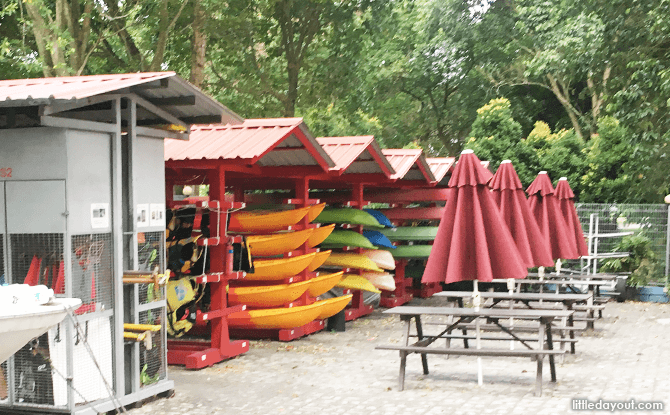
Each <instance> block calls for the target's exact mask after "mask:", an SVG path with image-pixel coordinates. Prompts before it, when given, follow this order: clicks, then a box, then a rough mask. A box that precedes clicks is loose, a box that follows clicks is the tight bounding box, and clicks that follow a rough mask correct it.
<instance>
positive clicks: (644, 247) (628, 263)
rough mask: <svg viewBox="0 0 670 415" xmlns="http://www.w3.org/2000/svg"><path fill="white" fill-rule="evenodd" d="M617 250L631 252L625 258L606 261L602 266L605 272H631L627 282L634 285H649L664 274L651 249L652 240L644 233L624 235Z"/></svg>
mask: <svg viewBox="0 0 670 415" xmlns="http://www.w3.org/2000/svg"><path fill="white" fill-rule="evenodd" d="M614 251H615V252H629V253H630V255H629V256H627V257H625V258H611V259H608V260H606V261H604V263H603V266H602V268H601V270H602V271H605V272H624V273H630V275H629V276H628V280H627V281H626V283H627V284H628V285H630V286H632V287H641V286H644V285H648V284H649V282H651V281H655V280H659V279H660V278H661V277H662V276H663V270H662V269H661V264H660V263H659V262H658V260H657V259H656V254H655V253H654V251H652V249H651V240H650V239H649V238H647V237H646V236H644V235H643V234H641V233H639V234H635V235H630V236H626V237H624V238H623V239H622V240H621V242H619V245H617V247H616V248H615V249H614Z"/></svg>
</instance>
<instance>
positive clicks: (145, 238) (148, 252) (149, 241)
mask: <svg viewBox="0 0 670 415" xmlns="http://www.w3.org/2000/svg"><path fill="white" fill-rule="evenodd" d="M137 239H138V243H137V251H138V252H137V259H138V264H139V265H138V268H139V271H146V272H147V273H151V272H153V271H155V270H156V268H157V270H158V272H159V273H162V272H164V271H165V233H164V232H144V233H140V234H138V238H137ZM138 290H139V303H140V304H147V303H151V302H153V301H158V300H164V299H165V294H164V290H163V289H161V288H160V287H158V286H156V285H154V284H141V285H139V286H138Z"/></svg>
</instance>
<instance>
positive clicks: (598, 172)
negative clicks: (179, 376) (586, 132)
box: [580, 117, 635, 203]
mask: <svg viewBox="0 0 670 415" xmlns="http://www.w3.org/2000/svg"><path fill="white" fill-rule="evenodd" d="M629 136H630V134H629V132H628V130H627V129H626V128H625V127H623V126H622V125H621V124H620V123H619V121H618V120H616V119H615V118H612V117H603V118H602V119H601V120H600V121H599V123H598V134H596V135H594V136H593V137H592V138H591V142H590V148H589V149H588V155H587V162H588V168H587V170H586V174H585V175H584V176H583V178H582V193H581V197H580V200H581V201H582V202H596V203H605V202H626V201H634V200H631V194H630V188H631V186H632V185H633V184H634V182H635V181H634V178H633V177H632V176H631V174H630V173H629V170H630V164H631V163H634V162H635V161H634V158H633V152H634V148H632V147H631V145H630V139H629Z"/></svg>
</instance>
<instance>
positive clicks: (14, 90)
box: [0, 72, 176, 101]
mask: <svg viewBox="0 0 670 415" xmlns="http://www.w3.org/2000/svg"><path fill="white" fill-rule="evenodd" d="M175 75H176V73H174V72H147V73H129V74H112V75H89V76H62V77H57V78H37V79H8V80H4V81H0V100H3V101H20V100H36V101H38V100H76V99H81V98H87V97H90V96H93V95H99V94H104V93H106V92H112V91H117V90H119V89H123V88H129V87H131V86H136V85H141V84H144V83H147V82H151V81H155V80H159V79H163V78H169V77H171V76H175Z"/></svg>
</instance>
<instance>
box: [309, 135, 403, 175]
mask: <svg viewBox="0 0 670 415" xmlns="http://www.w3.org/2000/svg"><path fill="white" fill-rule="evenodd" d="M316 141H317V142H318V143H319V144H320V145H321V147H323V149H324V150H325V151H326V153H327V154H328V155H329V156H330V158H332V159H333V161H334V162H335V167H334V168H332V169H331V170H336V171H340V172H342V173H363V174H365V173H383V174H385V175H386V176H387V177H390V176H391V175H392V174H394V173H395V171H394V170H393V167H391V165H390V164H389V162H388V160H387V159H386V157H384V155H383V154H382V152H381V149H380V148H379V145H378V144H377V142H376V141H375V138H374V136H371V135H363V136H357V137H317V139H316Z"/></svg>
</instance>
